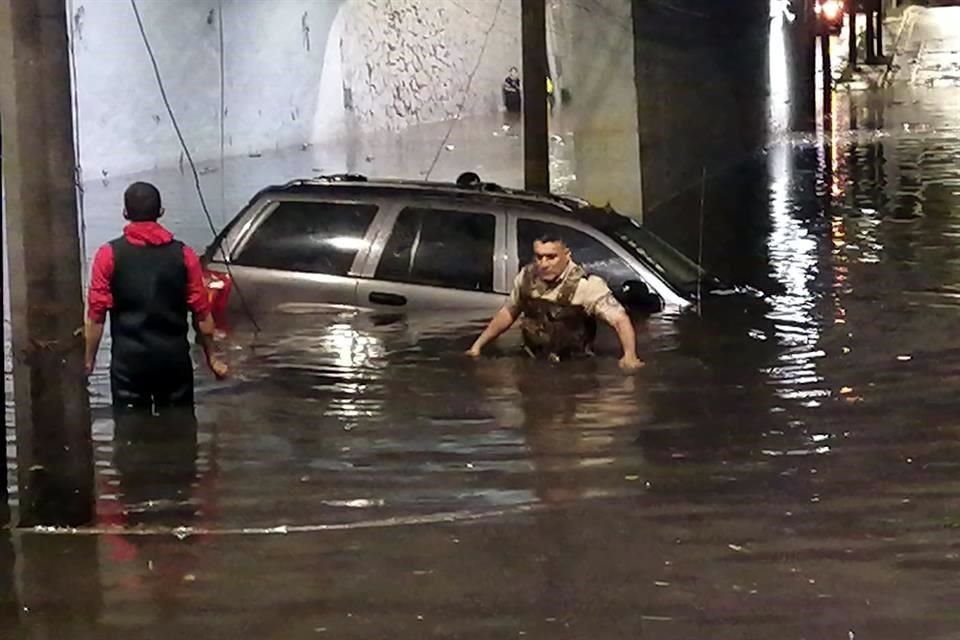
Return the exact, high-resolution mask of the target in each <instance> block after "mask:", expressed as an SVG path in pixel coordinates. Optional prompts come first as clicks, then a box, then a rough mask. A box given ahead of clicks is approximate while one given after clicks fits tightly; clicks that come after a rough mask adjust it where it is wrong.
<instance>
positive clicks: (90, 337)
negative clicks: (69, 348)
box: [83, 319, 103, 378]
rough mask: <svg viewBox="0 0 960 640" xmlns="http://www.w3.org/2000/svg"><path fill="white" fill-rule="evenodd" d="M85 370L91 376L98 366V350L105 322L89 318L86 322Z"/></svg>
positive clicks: (84, 332)
mask: <svg viewBox="0 0 960 640" xmlns="http://www.w3.org/2000/svg"><path fill="white" fill-rule="evenodd" d="M83 335H84V343H85V346H84V354H83V370H84V372H85V373H86V374H87V377H88V378H89V377H90V375H91V374H92V373H93V370H94V369H95V368H96V366H97V351H98V350H99V349H100V340H101V339H102V338H103V323H102V322H95V321H93V320H90V319H88V320H87V321H86V323H85V324H84V331H83Z"/></svg>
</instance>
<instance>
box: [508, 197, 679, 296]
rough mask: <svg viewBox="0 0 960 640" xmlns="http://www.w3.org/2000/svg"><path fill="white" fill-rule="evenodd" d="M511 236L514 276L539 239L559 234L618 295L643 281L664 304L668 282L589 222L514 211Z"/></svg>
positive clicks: (577, 259)
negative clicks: (622, 290)
mask: <svg viewBox="0 0 960 640" xmlns="http://www.w3.org/2000/svg"><path fill="white" fill-rule="evenodd" d="M508 235H509V236H510V240H511V244H512V246H510V247H509V254H510V257H511V259H510V265H509V268H510V272H511V273H512V274H513V276H514V277H515V276H516V274H517V273H519V271H520V269H522V268H523V267H524V266H525V265H527V264H529V263H530V262H531V261H532V259H533V241H534V240H535V239H537V238H538V237H542V236H544V235H547V236H551V237H559V238H562V239H563V240H564V242H565V243H566V244H567V246H568V247H569V249H570V252H571V254H572V256H573V260H574V261H575V262H576V263H577V264H579V265H581V266H582V267H583V268H584V270H586V272H587V273H589V274H592V275H597V276H600V277H601V278H603V279H604V280H605V281H606V282H607V285H608V286H609V287H610V289H611V290H612V291H614V293H615V294H618V293H619V291H620V290H621V288H622V287H623V285H624V284H625V283H626V282H628V281H638V280H639V281H642V282H644V283H645V284H646V285H647V287H648V288H649V290H650V291H651V292H652V293H653V294H655V295H656V296H657V297H659V298H660V305H662V304H663V300H664V297H663V289H664V287H665V286H666V285H665V284H664V283H663V282H662V281H661V280H660V279H659V278H657V277H656V276H654V275H653V274H652V273H650V271H649V269H647V268H646V267H645V266H643V265H641V264H640V263H639V262H637V261H636V260H635V259H634V258H633V257H632V256H630V254H629V253H628V252H627V251H625V250H624V249H623V248H622V247H620V246H619V245H618V244H617V243H616V242H614V241H613V240H611V239H610V238H607V237H606V236H605V235H604V234H603V233H601V232H600V231H597V230H596V229H593V228H591V227H589V226H588V225H585V224H582V223H579V222H577V221H574V220H566V219H564V218H560V217H558V216H551V215H549V214H539V213H534V212H529V213H513V214H511V216H510V219H509V227H508Z"/></svg>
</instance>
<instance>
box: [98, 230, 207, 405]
mask: <svg viewBox="0 0 960 640" xmlns="http://www.w3.org/2000/svg"><path fill="white" fill-rule="evenodd" d="M110 246H111V247H112V248H113V259H114V270H113V277H112V278H111V282H110V289H111V291H112V293H113V308H112V309H111V310H110V335H111V338H112V345H111V363H110V379H111V383H112V386H113V395H114V402H115V403H116V402H120V403H126V402H128V401H129V402H133V401H136V400H144V399H150V398H153V397H158V398H167V399H169V398H170V397H171V396H176V398H175V400H177V399H179V400H182V401H184V402H192V401H193V362H192V360H191V358H190V344H189V342H188V340H187V332H188V329H189V324H188V320H187V318H188V313H189V308H188V305H187V267H186V264H185V263H184V261H183V243H181V242H178V241H173V242H170V243H167V244H164V245H157V246H154V245H147V246H136V245H133V244H130V243H129V242H128V241H127V240H126V239H124V238H118V239H117V240H114V241H113V242H111V243H110Z"/></svg>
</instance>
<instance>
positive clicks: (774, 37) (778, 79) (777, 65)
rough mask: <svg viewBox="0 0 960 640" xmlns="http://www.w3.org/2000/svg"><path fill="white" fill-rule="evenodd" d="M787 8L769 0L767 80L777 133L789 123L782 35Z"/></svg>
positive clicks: (786, 71) (787, 88)
mask: <svg viewBox="0 0 960 640" xmlns="http://www.w3.org/2000/svg"><path fill="white" fill-rule="evenodd" d="M788 8H789V3H788V2H785V1H784V0H771V3H770V17H771V22H770V38H769V42H768V47H769V48H768V50H767V65H768V67H767V74H768V75H767V81H768V83H769V86H770V101H769V102H770V104H769V108H770V123H771V125H772V127H773V129H774V131H775V132H777V133H779V132H783V131H785V130H786V129H787V128H788V127H789V124H790V123H789V119H790V74H789V72H788V69H787V44H786V40H785V37H784V30H785V28H786V25H787V22H788V20H789V18H788V15H787V10H788Z"/></svg>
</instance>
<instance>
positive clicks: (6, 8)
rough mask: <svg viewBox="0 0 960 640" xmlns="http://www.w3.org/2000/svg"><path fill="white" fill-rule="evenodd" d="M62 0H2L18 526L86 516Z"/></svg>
mask: <svg viewBox="0 0 960 640" xmlns="http://www.w3.org/2000/svg"><path fill="white" fill-rule="evenodd" d="M66 20H67V16H66V10H65V7H64V4H63V0H0V114H2V116H0V119H2V121H3V126H4V133H3V156H4V167H3V169H4V179H5V184H6V195H7V211H6V218H7V232H8V243H7V246H8V249H9V252H10V255H9V258H10V260H9V262H10V299H11V305H12V309H11V319H12V325H13V373H14V401H15V404H16V420H17V465H18V470H19V474H18V482H19V493H20V524H21V525H23V526H32V525H38V524H44V525H80V524H85V523H88V522H90V520H91V519H92V516H93V447H92V442H91V438H90V408H89V399H88V397H87V385H86V378H85V376H84V373H83V333H82V327H83V294H82V291H81V277H80V270H81V264H80V240H79V238H78V224H77V199H76V186H75V184H74V153H73V118H72V105H71V87H70V67H69V54H68V45H67V22H66Z"/></svg>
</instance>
